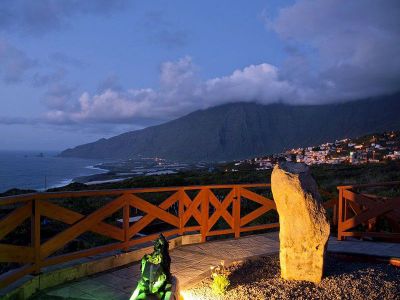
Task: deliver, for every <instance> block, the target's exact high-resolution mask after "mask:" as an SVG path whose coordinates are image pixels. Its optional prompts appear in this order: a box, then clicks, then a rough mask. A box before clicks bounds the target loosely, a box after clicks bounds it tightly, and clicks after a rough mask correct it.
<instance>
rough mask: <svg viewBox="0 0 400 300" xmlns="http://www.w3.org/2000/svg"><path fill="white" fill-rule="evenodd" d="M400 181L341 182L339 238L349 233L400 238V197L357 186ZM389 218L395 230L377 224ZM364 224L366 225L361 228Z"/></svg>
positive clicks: (396, 239)
mask: <svg viewBox="0 0 400 300" xmlns="http://www.w3.org/2000/svg"><path fill="white" fill-rule="evenodd" d="M393 185H400V181H391V182H381V183H371V184H358V185H346V186H338V187H337V188H338V190H339V200H338V211H339V212H338V240H339V241H340V240H344V239H346V237H358V238H365V237H369V238H382V239H389V240H391V241H400V197H392V198H391V197H382V196H379V195H371V194H366V193H361V192H359V191H357V189H362V188H373V187H387V186H393ZM378 219H386V221H387V224H389V226H390V229H391V231H390V232H387V231H386V232H385V231H382V230H379V227H377V224H378ZM360 226H361V227H363V228H364V229H361V230H360Z"/></svg>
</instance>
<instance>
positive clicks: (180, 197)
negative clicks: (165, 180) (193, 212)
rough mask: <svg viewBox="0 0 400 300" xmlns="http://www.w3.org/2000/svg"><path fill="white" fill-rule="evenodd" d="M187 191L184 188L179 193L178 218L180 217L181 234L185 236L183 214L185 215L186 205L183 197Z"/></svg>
mask: <svg viewBox="0 0 400 300" xmlns="http://www.w3.org/2000/svg"><path fill="white" fill-rule="evenodd" d="M184 193H185V191H184V190H183V188H181V189H179V191H178V217H179V234H180V235H183V234H184V228H183V227H184V224H183V214H184V212H185V211H184V203H183V197H184Z"/></svg>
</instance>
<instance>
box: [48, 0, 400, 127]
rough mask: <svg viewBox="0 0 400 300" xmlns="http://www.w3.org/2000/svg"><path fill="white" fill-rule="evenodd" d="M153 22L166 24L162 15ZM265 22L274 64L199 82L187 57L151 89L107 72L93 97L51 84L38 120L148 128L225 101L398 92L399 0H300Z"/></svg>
mask: <svg viewBox="0 0 400 300" xmlns="http://www.w3.org/2000/svg"><path fill="white" fill-rule="evenodd" d="M316 12H318V13H316ZM264 17H265V16H264ZM152 18H153V19H152V22H155V21H158V23H159V24H160V28H168V26H170V25H169V24H170V23H169V22H168V21H167V20H166V19H165V18H164V17H163V15H162V14H161V15H157V14H156V15H154V16H153V17H152ZM265 24H266V26H267V28H268V30H272V31H274V32H275V33H276V34H277V35H278V36H279V37H280V38H281V40H282V42H283V43H284V47H285V49H286V53H287V57H286V59H285V60H284V61H283V63H281V64H280V65H272V64H270V63H267V62H265V63H261V64H254V65H250V66H247V67H244V68H240V69H236V70H233V72H232V73H231V74H227V75H225V76H219V77H215V78H209V79H205V80H204V79H201V77H200V76H199V68H198V67H197V66H196V65H195V64H194V62H193V61H192V59H191V57H189V56H186V57H183V58H181V59H178V60H177V61H167V62H164V63H162V64H161V66H160V74H159V86H158V87H157V88H135V89H129V88H123V87H122V86H121V85H120V84H119V81H118V78H117V77H116V76H113V75H111V76H110V77H108V78H106V79H105V80H104V81H103V82H102V83H100V84H99V87H98V89H97V92H95V93H91V92H89V91H84V92H80V93H79V95H77V94H78V93H77V89H76V88H75V90H74V88H71V87H66V86H62V85H58V86H57V85H51V86H52V89H50V90H49V92H48V93H47V97H48V98H47V102H46V104H47V106H48V107H49V111H48V112H47V114H46V115H45V116H44V121H45V122H48V123H52V124H82V123H85V124H107V123H113V124H154V123H157V122H161V121H165V120H170V119H172V118H176V117H180V116H182V115H184V114H186V113H189V112H191V111H194V110H196V109H203V108H207V107H210V106H214V105H218V104H223V103H228V102H238V101H240V102H243V101H247V102H253V101H254V102H259V103H264V104H269V103H276V102H283V103H289V104H324V103H330V102H341V101H349V100H355V99H360V98H363V97H372V96H377V95H382V94H390V93H393V92H396V91H398V90H399V87H400V56H399V55H398V53H400V2H398V1H390V0H388V1H385V2H378V1H373V0H362V1H361V0H354V1H351V2H348V1H346V2H345V1H336V0H335V1H333V0H300V1H297V2H295V3H294V4H292V5H290V6H288V7H286V8H283V9H281V10H279V11H278V12H277V14H276V15H275V16H274V17H266V18H265ZM58 84H60V82H59V83H58Z"/></svg>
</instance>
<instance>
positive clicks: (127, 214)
mask: <svg viewBox="0 0 400 300" xmlns="http://www.w3.org/2000/svg"><path fill="white" fill-rule="evenodd" d="M130 210H131V209H130V205H129V201H128V199H125V205H124V210H123V219H124V225H123V226H124V245H125V247H124V248H123V251H124V252H128V251H129V246H128V243H129V234H128V233H129V220H130Z"/></svg>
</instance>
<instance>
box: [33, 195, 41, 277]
mask: <svg viewBox="0 0 400 300" xmlns="http://www.w3.org/2000/svg"><path fill="white" fill-rule="evenodd" d="M39 200H40V196H38V197H36V198H35V199H33V200H32V216H31V244H32V247H33V251H34V253H35V262H34V267H35V269H34V271H33V273H34V274H39V273H40V268H41V257H40V203H39Z"/></svg>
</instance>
